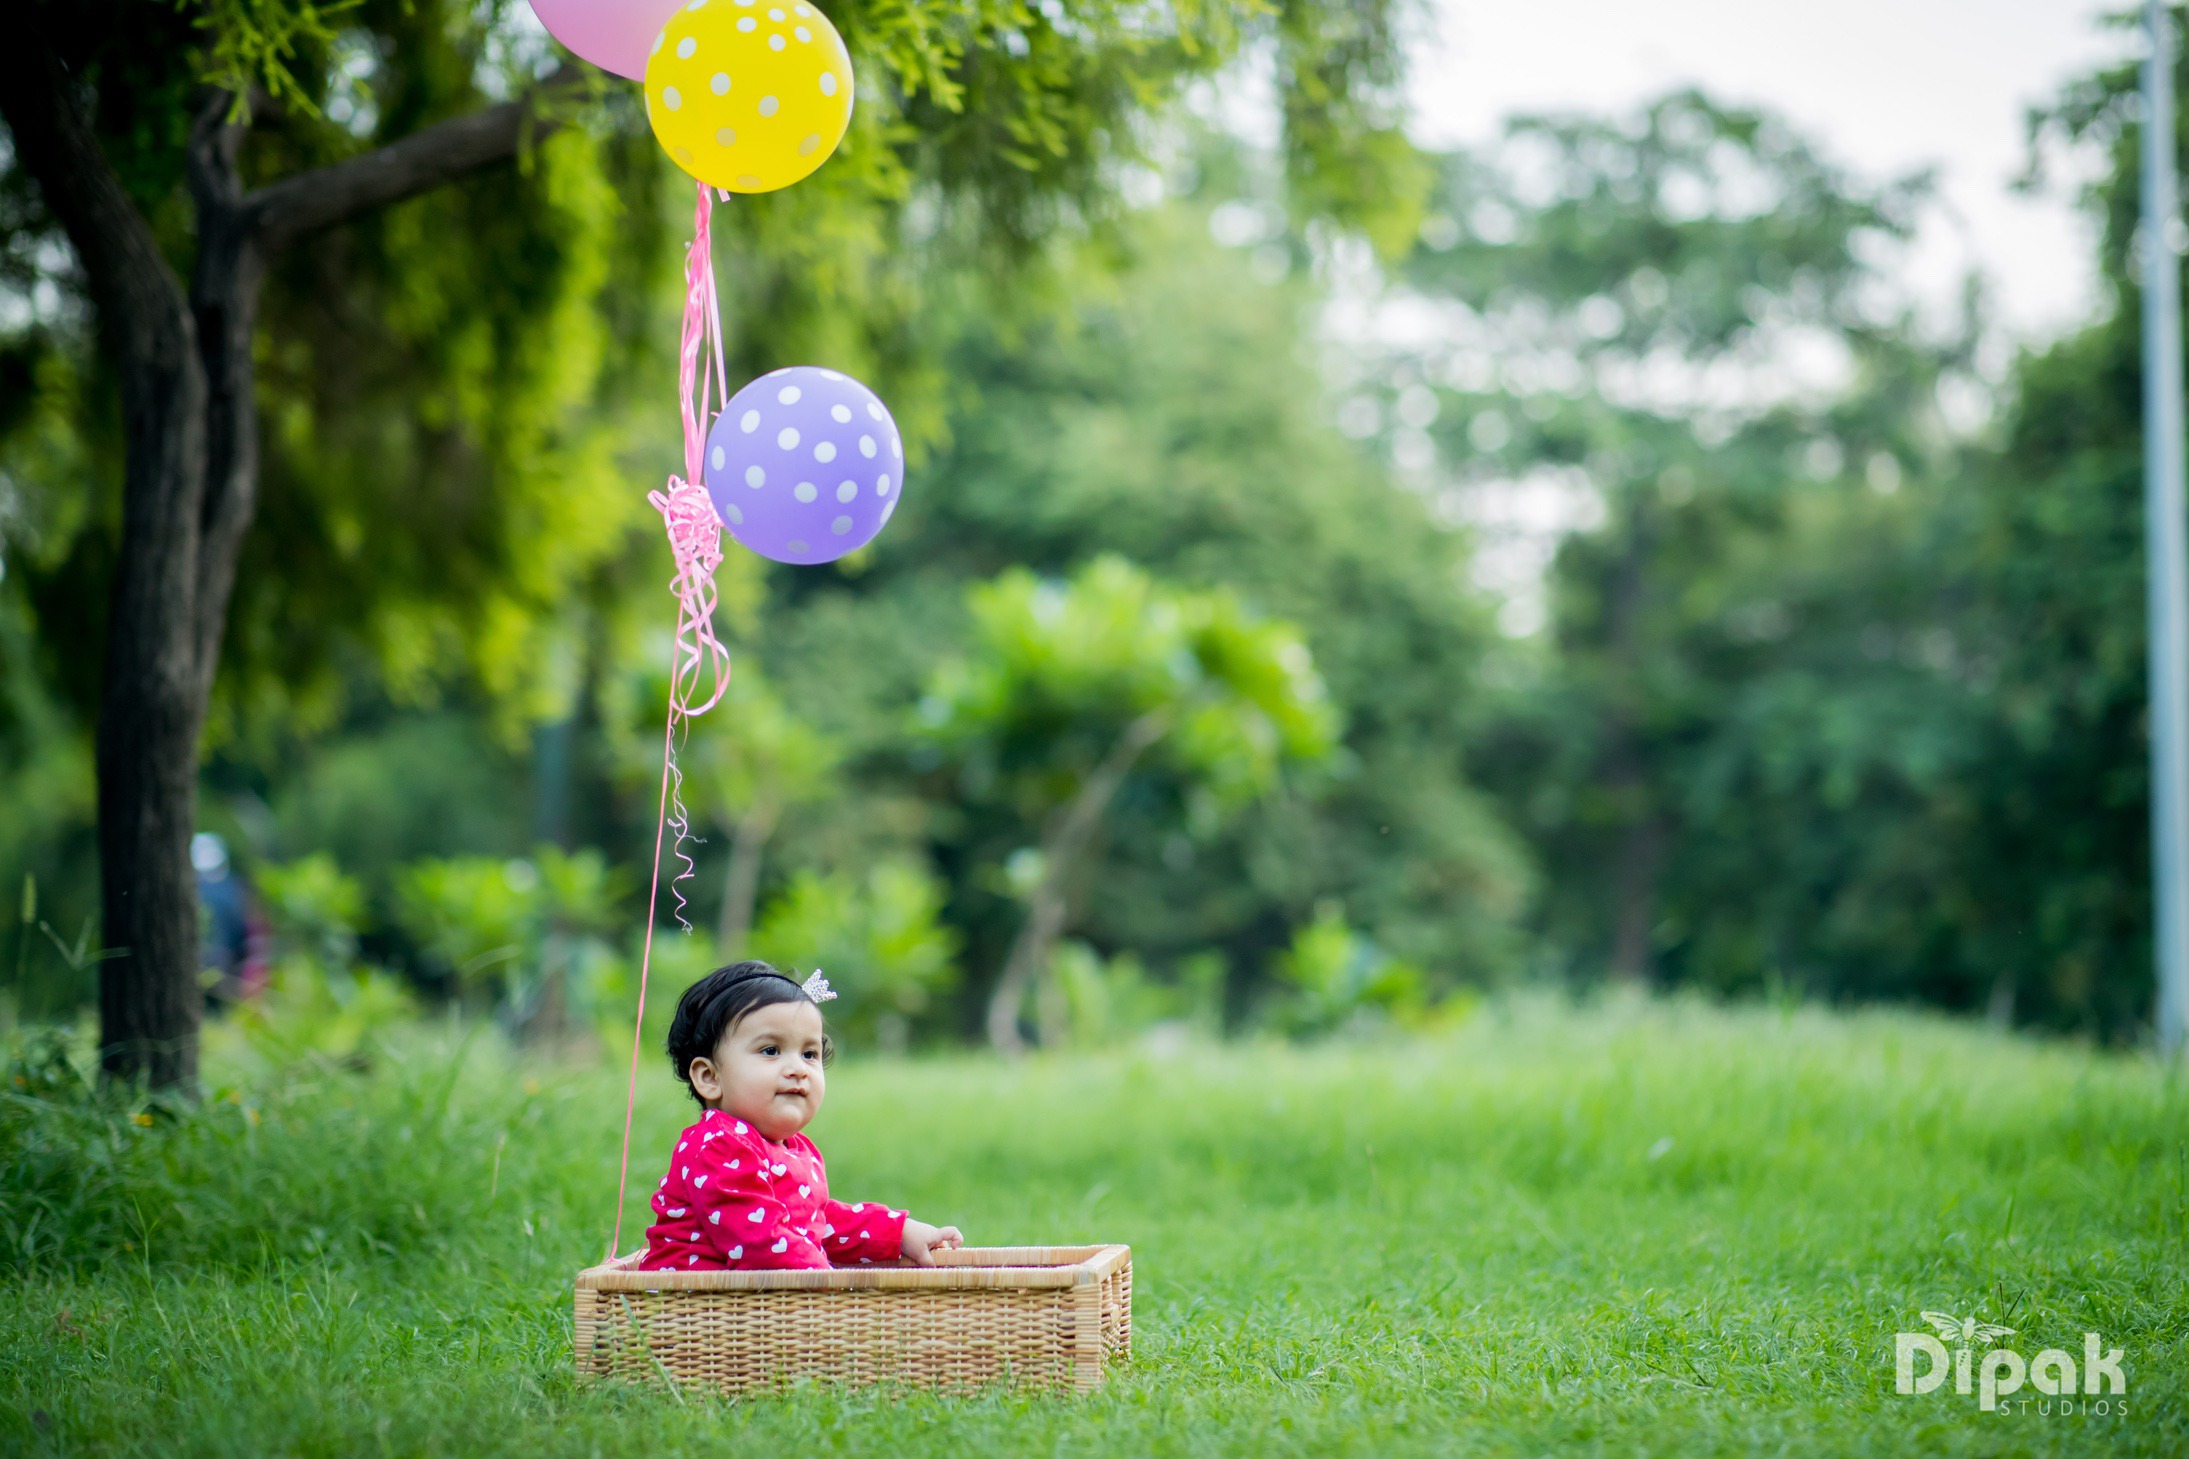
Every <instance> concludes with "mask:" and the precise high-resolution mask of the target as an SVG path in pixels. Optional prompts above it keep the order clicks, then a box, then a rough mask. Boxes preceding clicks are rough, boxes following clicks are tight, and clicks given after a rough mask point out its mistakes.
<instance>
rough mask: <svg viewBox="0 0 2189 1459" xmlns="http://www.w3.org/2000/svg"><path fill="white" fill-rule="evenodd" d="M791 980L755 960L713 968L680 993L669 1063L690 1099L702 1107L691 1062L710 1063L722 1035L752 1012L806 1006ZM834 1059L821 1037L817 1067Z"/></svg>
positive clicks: (833, 1049)
mask: <svg viewBox="0 0 2189 1459" xmlns="http://www.w3.org/2000/svg"><path fill="white" fill-rule="evenodd" d="M812 1001H813V1000H812V999H810V998H808V997H807V996H806V990H805V989H804V988H803V987H801V986H800V985H799V982H798V980H797V979H796V978H793V977H792V976H790V974H788V973H784V972H778V971H777V970H776V969H775V968H773V967H771V966H770V965H769V964H767V963H764V962H760V961H758V960H757V959H753V960H749V961H746V962H741V963H731V964H730V965H729V966H728V967H722V968H716V969H715V970H714V971H713V972H711V973H709V974H707V976H706V977H704V978H701V979H700V980H699V981H698V982H696V983H694V984H692V986H691V987H689V988H686V989H685V990H684V996H683V997H682V998H679V999H678V1000H677V1003H676V1017H675V1018H673V1019H671V1020H669V1063H670V1064H671V1065H672V1066H673V1067H674V1068H675V1069H676V1077H677V1078H679V1079H681V1080H683V1081H684V1087H685V1089H686V1090H688V1091H689V1092H690V1094H691V1096H692V1098H693V1099H694V1100H696V1101H698V1103H699V1104H701V1105H702V1106H704V1105H705V1104H706V1101H705V1100H703V1099H700V1098H699V1091H698V1090H696V1089H693V1088H692V1060H694V1059H711V1058H713V1057H714V1051H715V1046H716V1045H717V1044H719V1043H721V1042H722V1035H723V1034H725V1033H727V1032H728V1031H729V1030H730V1029H733V1028H735V1027H736V1026H737V1023H738V1020H739V1019H741V1018H743V1017H745V1015H747V1014H748V1013H751V1012H753V1011H754V1010H755V1009H760V1008H766V1007H767V1006H769V1005H770V1004H773V1003H811V1002H812ZM835 1057H836V1045H835V1044H834V1043H833V1042H832V1041H831V1040H830V1038H829V1036H828V1035H827V1034H825V1033H824V1034H822V1035H821V1062H822V1063H823V1064H824V1065H826V1064H827V1063H829V1062H830V1061H831V1060H833V1059H834V1058H835Z"/></svg>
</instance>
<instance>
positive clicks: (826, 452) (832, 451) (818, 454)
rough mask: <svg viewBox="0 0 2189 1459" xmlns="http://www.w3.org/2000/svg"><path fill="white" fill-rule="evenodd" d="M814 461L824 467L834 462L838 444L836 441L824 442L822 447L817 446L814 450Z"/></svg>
mask: <svg viewBox="0 0 2189 1459" xmlns="http://www.w3.org/2000/svg"><path fill="white" fill-rule="evenodd" d="M813 459H814V460H816V461H819V462H821V463H822V464H823V465H826V464H827V463H828V462H831V461H834V460H835V459H836V443H835V442H834V441H823V442H822V443H821V444H820V445H818V446H815V447H814V448H813Z"/></svg>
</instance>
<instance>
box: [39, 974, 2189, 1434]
mask: <svg viewBox="0 0 2189 1459" xmlns="http://www.w3.org/2000/svg"><path fill="white" fill-rule="evenodd" d="M400 1048H401V1058H400V1060H392V1059H391V1060H385V1061H383V1062H382V1063H381V1064H380V1066H379V1067H377V1068H376V1069H375V1070H374V1071H373V1072H371V1073H370V1074H367V1075H363V1076H359V1075H354V1074H347V1073H340V1072H333V1071H317V1072H315V1071H312V1070H309V1069H307V1070H291V1071H289V1072H287V1073H285V1074H279V1075H277V1074H271V1073H263V1072H262V1073H259V1074H256V1075H252V1076H250V1077H249V1078H248V1079H247V1080H245V1087H244V1088H243V1089H241V1090H239V1091H238V1092H237V1094H236V1098H237V1099H239V1100H241V1101H242V1102H241V1103H237V1102H233V1101H226V1100H224V1101H220V1102H216V1103H215V1104H214V1105H212V1106H211V1108H210V1110H209V1112H208V1113H207V1114H205V1115H202V1116H197V1117H192V1118H190V1119H187V1120H183V1121H180V1122H175V1123H168V1122H161V1123H158V1124H156V1125H155V1126H153V1127H152V1128H150V1129H143V1128H140V1127H139V1126H137V1125H136V1124H134V1123H127V1122H125V1123H123V1124H121V1125H115V1124H113V1123H111V1122H110V1121H102V1120H99V1119H96V1118H93V1117H92V1116H90V1115H87V1114H83V1113H74V1114H71V1113H68V1112H67V1111H65V1110H57V1109H55V1108H52V1107H50V1106H47V1105H37V1106H36V1107H33V1104H32V1102H30V1101H28V1100H26V1099H25V1098H24V1097H23V1095H22V1094H21V1092H20V1091H19V1092H18V1093H17V1094H16V1095H15V1096H13V1103H12V1104H11V1105H10V1107H9V1108H10V1113H9V1114H8V1117H7V1120H8V1122H7V1123H6V1124H5V1125H4V1126H0V1135H4V1137H5V1139H6V1140H7V1142H8V1144H7V1146H6V1147H5V1148H0V1173H4V1175H5V1178H6V1184H5V1186H4V1188H0V1202H4V1206H0V1217H4V1230H0V1238H4V1239H5V1241H6V1242H8V1243H9V1246H8V1250H7V1253H6V1255H7V1259H9V1260H11V1261H12V1262H13V1263H14V1272H13V1274H12V1275H10V1276H8V1277H6V1278H5V1279H4V1281H5V1286H4V1288H0V1450H4V1451H5V1452H7V1453H11V1454H39V1453H49V1452H50V1453H85V1454H105V1453H117V1454H122V1453H127V1454H136V1453H158V1454H236V1455H265V1454H319V1453H330V1454H333V1453H341V1454H348V1453H366V1454H417V1453H463V1454H504V1453H506V1454H511V1455H525V1456H538V1455H560V1454H630V1455H658V1454H674V1453H699V1452H713V1453H739V1454H760V1453H771V1454H789V1453H811V1452H821V1453H842V1454H874V1455H889V1456H898V1455H928V1454H933V1455H949V1456H953V1459H959V1456H968V1455H984V1454H998V1455H1019V1454H1043V1455H1048V1454H1067V1455H1076V1454H1119V1455H1140V1454H1204V1453H1205V1454H1301V1455H1325V1454H1331V1455H1338V1454H1345V1455H1350V1454H1359V1455H1376V1456H1392V1455H1410V1454H1471V1453H1484V1454H1531V1455H1532V1454H1540V1453H1548V1452H1560V1453H1606V1454H1627V1453H1653V1454H1668V1455H1694V1454H1710V1453H1725V1454H1750V1453H1781V1452H1784V1453H1874V1454H1879V1455H1901V1454H1912V1453H1919V1452H1920V1453H1932V1454H1985V1455H1991V1454H2013V1453H2054V1452H2060V1453H2082V1452H2093V1453H2095V1452H2104V1453H2146V1454H2181V1453H2184V1452H2189V1398H2185V1397H2184V1394H2183V1391H2182V1389H2183V1383H2182V1380H2183V1378H2184V1376H2185V1374H2189V1338H2185V1336H2184V1334H2185V1333H2189V1289H2185V1285H2184V1279H2185V1277H2189V1097H2185V1093H2184V1090H2183V1088H2182V1086H2181V1085H2180V1084H2179V1083H2178V1082H2175V1081H2171V1080H2169V1079H2168V1077H2167V1076H2166V1074H2165V1072H2164V1071H2163V1070H2162V1069H2160V1068H2159V1067H2158V1066H2157V1065H2155V1064H2153V1063H2151V1062H2149V1061H2147V1060H2142V1059H2136V1058H2127V1057H2118V1056H2107V1055H2100V1054H2094V1053H2091V1052H2089V1051H2087V1050H2084V1049H2080V1048H2076V1047H2071V1046H2064V1045H2056V1044H2040V1043H2035V1042H2030V1041H2026V1040H2020V1039H2014V1038H2009V1037H2005V1036H2000V1035H1996V1034H1992V1033H1989V1032H1986V1031H1982V1030H1978V1029H1974V1028H1970V1027H1964V1026H1959V1025H1952V1024H1948V1023H1944V1022H1940V1021H1936V1020H1931V1019H1925V1018H1917V1017H1909V1016H1900V1015H1886V1014H1870V1015H1862V1016H1856V1017H1842V1016H1837V1015H1832V1014H1827V1013H1824V1012H1821V1011H1815V1010H1799V1011H1793V1012H1785V1013H1782V1012H1775V1011H1771V1010H1763V1009H1752V1010H1735V1011H1724V1010H1715V1009H1711V1008H1707V1007H1704V1006H1701V1005H1697V1004H1689V1003H1655V1004H1645V1003H1617V1002H1615V1003H1607V1004H1602V1005H1597V1006H1594V1007H1592V1008H1586V1009H1581V1010H1574V1009H1569V1008H1563V1007H1560V1006H1557V1005H1554V1004H1551V1003H1548V1002H1532V1001H1516V1002H1501V1003H1493V1004H1491V1005H1489V1006H1488V1007H1486V1008H1485V1009H1484V1010H1483V1011H1482V1012H1481V1013H1480V1014H1478V1015H1477V1016H1476V1017H1475V1018H1474V1019H1473V1020H1472V1021H1471V1022H1469V1023H1468V1024H1466V1025H1465V1026H1463V1027H1461V1028H1459V1029H1457V1030H1456V1031H1453V1032H1451V1033H1448V1034H1443V1035H1439V1036H1437V1037H1435V1038H1423V1039H1419V1040H1408V1039H1402V1038H1395V1037H1378V1038H1375V1039H1373V1040H1366V1039H1364V1040H1361V1041H1359V1042H1357V1043H1353V1044H1339V1045H1334V1046H1330V1047H1326V1048H1321V1049H1311V1050H1293V1049H1285V1048H1274V1047H1255V1046H1239V1047H1229V1048H1221V1049H1194V1050H1189V1051H1187V1052H1184V1053H1181V1054H1179V1055H1176V1056H1169V1057H1157V1056H1154V1055H1143V1054H1119V1055H1110V1056H1099V1057H1094V1056H1090V1057H1072V1058H1056V1059H1037V1060H1033V1061H1030V1062H1027V1063H1025V1064H1023V1065H1020V1066H1015V1067H1013V1066H1007V1065H1004V1064H1001V1063H997V1062H993V1061H990V1060H988V1059H985V1058H976V1057H957V1058H949V1059H937V1060H931V1061H929V1060H923V1061H914V1062H909V1063H886V1062H872V1061H862V1060H860V1059H858V1058H856V1057H854V1058H848V1059H846V1060H845V1061H844V1062H842V1063H841V1064H839V1066H838V1067H837V1069H836V1071H835V1073H834V1074H833V1076H832V1079H831V1086H832V1087H831V1093H830V1099H829V1104H828V1109H827V1110H826V1112H825V1113H824V1114H823V1116H822V1119H821V1122H820V1124H819V1126H818V1127H817V1128H816V1131H815V1133H816V1135H817V1137H818V1138H819V1139H820V1141H821V1143H822V1145H823V1148H824V1149H826V1150H827V1152H828V1154H829V1158H830V1168H831V1172H832V1176H833V1182H834V1185H835V1187H836V1189H837V1191H838V1192H839V1194H843V1195H845V1196H846V1197H847V1198H851V1199H859V1198H885V1199H888V1200H890V1201H893V1202H902V1203H906V1204H909V1205H910V1207H911V1208H912V1209H913V1210H914V1211H915V1212H916V1213H918V1214H920V1215H922V1216H925V1217H928V1218H930V1219H935V1220H948V1221H955V1222H957V1223H959V1224H961V1225H963V1226H964V1227H965V1228H966V1231H967V1233H968V1236H969V1237H970V1239H971V1240H973V1241H974V1242H976V1243H980V1244H990V1243H1010V1242H1047V1241H1068V1240H1082V1239H1100V1240H1107V1241H1128V1242H1130V1243H1132V1246H1133V1249H1134V1269H1135V1302H1136V1310H1135V1319H1136V1338H1137V1357H1136V1361H1135V1363H1134V1364H1133V1366H1131V1367H1130V1368H1128V1369H1126V1370H1124V1371H1123V1372H1122V1373H1121V1374H1119V1376H1117V1377H1116V1378H1115V1379H1113V1381H1112V1382H1111V1383H1110V1385H1109V1386H1108V1387H1107V1388H1106V1389H1105V1390H1104V1391H1103V1392H1102V1393H1100V1394H1098V1395H1096V1396H1095V1397H1093V1398H1090V1399H1084V1400H1069V1399H1047V1398H1042V1399H1031V1398H1011V1397H1002V1396H995V1395H989V1396H982V1397H977V1398H972V1399H960V1400H950V1399H939V1398H934V1397H930V1396H925V1395H919V1394H909V1395H906V1394H897V1395H881V1394H873V1393H863V1394H862V1393H853V1394H842V1393H835V1392H828V1391H809V1392H803V1393H797V1394H793V1395H791V1396H788V1397H784V1398H771V1399H764V1400H748V1401H743V1402H724V1401H720V1400H714V1399H708V1398H704V1397H701V1396H699V1395H696V1394H693V1395H685V1396H683V1397H681V1398H680V1397H676V1396H670V1395H665V1394H663V1393H660V1392H655V1391H648V1390H640V1389H624V1388H618V1387H610V1386H599V1387H588V1388H581V1387H579V1386H578V1385H577V1384H576V1382H575V1381H574V1380H573V1378H572V1376H571V1356H570V1293H569V1286H568V1283H569V1279H570V1276H571V1274H572V1272H573V1271H574V1270H575V1269H576V1268H577V1267H578V1266H579V1265H581V1264H582V1263H584V1262H585V1261H588V1260H590V1259H591V1258H593V1257H594V1256H595V1255H597V1253H598V1251H599V1249H600V1247H601V1244H602V1242H603V1240H604V1239H605V1225H606V1215H607V1207H608V1205H609V1204H610V1199H611V1192H612V1190H613V1183H614V1178H615V1155H616V1126H617V1123H618V1121H619V1120H620V1117H621V1115H622V1103H623V1100H622V1076H621V1073H620V1072H619V1071H617V1070H616V1069H614V1068H612V1067H609V1066H607V1065H605V1064H603V1065H587V1066H582V1067H569V1066H563V1065H553V1064H540V1065H527V1064H525V1063H524V1062H523V1061H522V1060H521V1059H520V1058H518V1057H517V1056H514V1055H511V1054H509V1053H507V1052H506V1051H502V1050H499V1049H498V1048H496V1047H494V1046H491V1045H490V1044H489V1043H488V1042H486V1041H483V1040H478V1041H474V1042H473V1043H472V1044H471V1045H470V1046H468V1047H461V1046H459V1045H457V1044H455V1043H454V1042H452V1041H449V1040H445V1039H441V1038H437V1037H435V1036H432V1035H429V1034H427V1033H424V1032H420V1033H419V1034H417V1035H415V1036H413V1037H410V1038H406V1039H405V1040H403V1041H402V1043H401V1045H400ZM215 1077H216V1078H219V1077H223V1076H222V1075H221V1074H220V1073H218V1072H216V1075H215ZM227 1077H241V1076H235V1075H233V1074H231V1075H229V1076H227ZM528 1080H529V1081H533V1082H531V1083H529V1084H528V1082H527V1081H528ZM528 1089H529V1090H533V1091H536V1092H527V1091H528ZM641 1089H642V1106H641V1111H640V1121H639V1123H640V1135H639V1138H638V1140H637V1141H636V1144H635V1149H636V1151H637V1154H636V1155H635V1158H634V1169H633V1186H634V1190H635V1191H636V1192H641V1193H642V1192H644V1191H647V1190H650V1189H651V1187H652V1184H653V1181H654V1177H655V1174H656V1173H657V1171H656V1165H657V1162H658V1161H659V1159H660V1158H661V1154H662V1152H664V1151H665V1149H666V1142H667V1139H668V1137H669V1135H670V1134H671V1133H672V1132H673V1131H674V1130H675V1129H676V1128H677V1127H678V1126H679V1124H680V1123H681V1122H682V1121H683V1120H684V1118H685V1115H684V1113H683V1111H682V1110H681V1109H680V1108H679V1106H678V1104H677V1101H676V1099H674V1098H672V1095H671V1088H670V1085H669V1082H668V1079H667V1076H666V1075H665V1074H663V1073H662V1072H660V1071H659V1070H658V1069H656V1068H654V1067H652V1065H651V1064H650V1065H649V1066H648V1068H647V1069H646V1070H645V1071H644V1072H643V1074H642V1079H641ZM254 1116H255V1118H254ZM72 1147H82V1149H84V1150H87V1151H88V1152H89V1153H88V1154H78V1155H72V1154H71V1150H72ZM497 1152H499V1153H498V1157H497ZM632 1210H633V1212H634V1214H635V1213H637V1212H638V1210H639V1202H638V1201H637V1200H635V1199H634V1201H633V1203H632ZM637 1223H638V1224H643V1216H638V1217H637ZM26 1232H27V1234H26ZM1925 1308H1943V1309H1947V1310H1950V1311H1952V1312H1955V1313H1957V1314H1967V1313H1970V1312H1975V1313H1979V1314H1981V1315H1982V1316H1984V1317H1986V1318H1987V1319H1989V1320H1991V1321H1995V1322H2002V1323H2005V1324H2007V1325H2009V1326H2012V1327H2015V1328H2017V1329H2019V1330H2020V1334H2021V1335H2020V1336H2018V1337H2016V1338H2014V1339H2010V1340H2009V1342H2010V1343H2011V1344H2012V1345H2015V1346H2018V1347H2020V1348H2021V1350H2022V1351H2023V1352H2024V1353H2025V1355H2028V1354H2034V1353H2035V1352H2036V1350H2037V1349H2039V1348H2041V1347H2046V1346H2056V1347H2061V1348H2066V1349H2068V1350H2070V1351H2071V1352H2073V1353H2075V1354H2077V1355H2078V1356H2079V1355H2080V1353H2081V1350H2082V1339H2081V1334H2082V1333H2083V1332H2085V1331H2086V1330H2096V1331H2099V1332H2102V1333H2103V1334H2104V1335H2105V1337H2106V1340H2107V1342H2108V1344H2109V1345H2116V1346H2121V1347H2124V1348H2125V1349H2126V1351H2127V1362H2126V1369H2127V1373H2128V1378H2129V1384H2130V1394H2129V1412H2128V1416H2127V1417H2125V1418H2122V1417H2118V1416H2113V1417H2108V1418H2099V1417H2096V1416H2094V1415H2093V1416H2089V1417H2084V1416H2081V1415H2076V1416H2073V1417H2067V1418H2062V1417H2059V1416H2057V1415H2055V1416H2052V1417H2048V1418H2041V1417H2039V1416H2038V1414H2037V1412H2036V1409H2035V1404H2034V1402H2032V1404H2031V1407H2030V1409H2029V1411H2028V1412H2026V1413H2024V1412H2013V1411H2010V1412H2006V1413H1999V1414H1990V1415H1983V1414H1979V1413H1978V1411H1977V1405H1976V1400H1975V1399H1974V1398H1964V1397H1960V1396H1957V1395H1955V1394H1954V1393H1952V1392H1951V1391H1950V1385H1949V1386H1948V1388H1947V1389H1946V1390H1942V1391H1940V1392H1938V1393H1935V1394H1931V1395H1928V1396H1909V1397H1903V1396H1899V1395H1896V1394H1895V1393H1894V1392H1893V1379H1892V1345H1893V1334H1894V1333H1895V1332H1897V1331H1901V1330H1917V1329H1920V1328H1921V1322H1920V1318H1919V1315H1918V1314H1919V1313H1920V1311H1921V1310H1922V1309H1925ZM2034 1396H2035V1395H2034V1394H2033V1393H2031V1392H2030V1391H2029V1390H2025V1392H2024V1394H2022V1395H2018V1397H2029V1398H2032V1399H2034Z"/></svg>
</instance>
